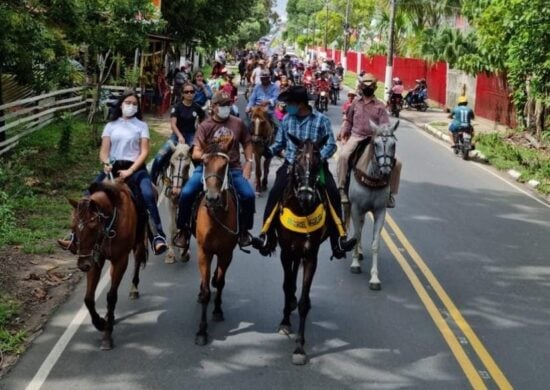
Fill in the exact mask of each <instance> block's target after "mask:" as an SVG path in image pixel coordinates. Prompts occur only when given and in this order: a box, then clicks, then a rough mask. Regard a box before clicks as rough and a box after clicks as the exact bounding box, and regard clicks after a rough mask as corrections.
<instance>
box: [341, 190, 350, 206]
mask: <svg viewBox="0 0 550 390" xmlns="http://www.w3.org/2000/svg"><path fill="white" fill-rule="evenodd" d="M340 202H341V203H349V199H348V194H346V190H344V189H343V188H340Z"/></svg>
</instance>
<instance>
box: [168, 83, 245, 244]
mask: <svg viewBox="0 0 550 390" xmlns="http://www.w3.org/2000/svg"><path fill="white" fill-rule="evenodd" d="M231 104H232V100H231V98H230V97H229V95H227V94H225V93H223V92H217V93H216V94H215V95H214V97H213V98H212V111H213V115H212V116H211V117H210V118H208V119H206V120H205V121H203V122H201V124H200V125H199V127H198V129H197V133H196V135H195V141H194V145H195V146H194V149H193V156H192V157H193V160H201V159H202V157H203V154H204V151H205V150H206V149H207V147H208V145H209V144H211V143H218V144H220V145H222V144H223V145H222V146H224V147H225V149H227V155H228V156H229V158H230V173H231V182H232V184H233V186H234V188H235V190H236V192H237V194H238V196H239V203H240V217H239V219H240V221H239V226H240V231H239V245H240V246H241V247H245V246H249V245H250V243H251V239H252V237H251V236H250V233H249V232H248V231H249V230H250V229H252V225H253V223H254V210H255V202H256V195H255V193H254V190H253V189H252V187H251V185H250V183H249V182H248V181H247V179H249V178H250V172H251V169H252V162H253V161H254V160H253V155H252V143H251V138H250V133H249V132H248V131H247V130H246V128H245V126H244V123H243V121H242V120H240V119H239V118H237V117H234V116H232V115H231V116H230V115H229V111H230V109H231ZM239 144H241V145H242V146H243V148H244V155H245V157H246V162H245V165H244V167H242V166H241V162H240V150H239ZM202 173H203V166H202V165H197V167H196V168H195V170H194V172H193V175H192V176H191V177H190V178H189V180H188V181H187V183H186V184H185V186H184V187H183V189H182V191H181V195H180V199H179V212H178V220H177V227H178V233H177V234H176V237H175V238H174V245H176V246H178V247H180V248H183V249H184V251H187V249H188V248H189V239H190V237H191V225H190V222H191V211H192V207H193V203H194V200H195V199H196V197H197V195H198V194H199V193H200V191H201V189H202V187H203V183H202Z"/></svg>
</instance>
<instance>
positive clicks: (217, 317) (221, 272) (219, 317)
mask: <svg viewBox="0 0 550 390" xmlns="http://www.w3.org/2000/svg"><path fill="white" fill-rule="evenodd" d="M231 260H232V253H228V254H227V255H226V256H223V257H222V256H219V255H218V266H217V268H216V272H215V275H214V277H215V278H216V281H215V283H213V286H214V287H215V288H216V290H217V291H216V298H214V311H213V312H212V320H213V321H216V322H220V321H223V320H224V317H223V310H222V292H223V288H224V286H225V273H226V272H227V269H228V268H229V264H231Z"/></svg>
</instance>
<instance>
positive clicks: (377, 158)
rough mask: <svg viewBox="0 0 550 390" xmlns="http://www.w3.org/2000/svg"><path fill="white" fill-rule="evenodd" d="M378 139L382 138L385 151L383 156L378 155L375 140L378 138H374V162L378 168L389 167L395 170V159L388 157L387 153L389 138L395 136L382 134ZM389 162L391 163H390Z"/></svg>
mask: <svg viewBox="0 0 550 390" xmlns="http://www.w3.org/2000/svg"><path fill="white" fill-rule="evenodd" d="M378 137H381V138H382V144H383V147H384V148H383V151H382V154H376V147H375V145H374V138H376V136H375V137H374V138H373V140H372V143H373V145H372V148H373V153H372V158H373V162H374V163H375V164H376V165H377V166H378V168H379V169H380V168H384V167H389V168H390V169H393V167H394V165H395V158H394V157H390V156H388V153H387V151H386V143H387V142H388V138H389V137H393V138H395V135H393V134H391V135H390V134H387V133H386V132H384V133H382V134H380V135H379V136H378ZM380 160H382V163H379V161H380ZM388 160H389V162H388Z"/></svg>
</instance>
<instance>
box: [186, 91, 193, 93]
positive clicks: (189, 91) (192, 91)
mask: <svg viewBox="0 0 550 390" xmlns="http://www.w3.org/2000/svg"><path fill="white" fill-rule="evenodd" d="M183 93H195V91H183Z"/></svg>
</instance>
